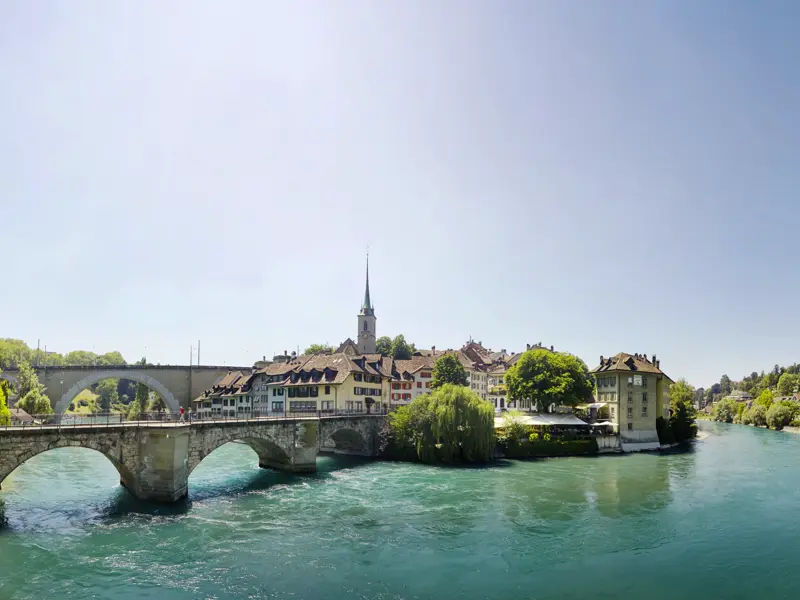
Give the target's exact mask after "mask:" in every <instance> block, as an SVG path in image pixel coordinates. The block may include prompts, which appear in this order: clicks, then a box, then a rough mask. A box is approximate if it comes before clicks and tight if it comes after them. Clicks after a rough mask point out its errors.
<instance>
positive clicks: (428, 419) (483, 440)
mask: <svg viewBox="0 0 800 600" xmlns="http://www.w3.org/2000/svg"><path fill="white" fill-rule="evenodd" d="M390 429H391V437H392V447H393V448H394V450H395V453H396V454H398V455H399V457H406V458H411V457H416V458H417V459H419V460H421V461H422V462H427V463H459V462H486V461H488V460H490V459H491V458H492V453H493V451H494V446H495V437H494V408H493V407H492V405H491V404H489V403H488V402H485V401H484V400H481V398H480V396H478V394H476V393H475V392H473V391H471V390H470V389H469V388H466V387H463V386H459V385H452V384H448V385H444V386H442V387H440V388H438V389H436V390H434V391H433V392H431V393H430V394H424V395H422V396H419V397H417V398H416V399H414V400H413V401H412V402H411V404H408V405H406V406H402V407H400V408H399V409H398V410H397V411H395V412H394V413H392V414H391V415H390Z"/></svg>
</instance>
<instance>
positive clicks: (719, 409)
mask: <svg viewBox="0 0 800 600" xmlns="http://www.w3.org/2000/svg"><path fill="white" fill-rule="evenodd" d="M736 405H737V402H736V400H733V399H727V400H720V401H719V402H717V403H716V404H715V405H714V410H713V411H712V413H711V416H712V418H713V419H714V420H715V421H720V422H722V423H733V418H734V417H735V416H736V412H737V410H738V409H737V406H736Z"/></svg>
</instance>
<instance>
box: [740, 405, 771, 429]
mask: <svg viewBox="0 0 800 600" xmlns="http://www.w3.org/2000/svg"><path fill="white" fill-rule="evenodd" d="M742 423H744V424H745V425H757V426H759V427H764V426H765V425H766V424H767V407H766V406H765V405H764V404H754V405H753V406H751V407H750V408H748V409H747V410H746V411H745V412H744V414H743V415H742Z"/></svg>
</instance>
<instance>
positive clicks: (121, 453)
mask: <svg viewBox="0 0 800 600" xmlns="http://www.w3.org/2000/svg"><path fill="white" fill-rule="evenodd" d="M384 421H385V417H384V416H382V415H358V416H334V417H321V418H319V417H307V418H306V417H301V418H281V419H273V418H270V419H251V420H247V421H235V420H232V421H223V420H220V421H198V422H193V423H191V424H190V423H175V422H169V423H161V422H151V421H138V422H128V423H118V424H114V425H76V426H67V427H60V426H57V425H53V426H43V427H8V428H5V429H3V428H0V486H2V483H3V480H4V479H5V478H6V477H8V475H10V474H11V473H12V472H13V471H14V469H16V468H17V467H18V466H20V465H21V464H22V463H24V462H25V461H27V460H28V459H30V458H32V457H34V456H36V455H38V454H41V453H42V452H47V451H48V450H53V449H55V448H64V447H80V448H89V449H91V450H95V451H97V452H100V453H101V454H103V455H104V456H105V457H106V458H108V460H109V461H111V464H113V465H114V467H115V468H116V469H117V472H118V473H119V478H120V483H121V484H122V485H123V486H125V487H126V488H127V489H128V490H130V492H131V493H132V494H133V495H134V496H136V497H137V498H141V499H143V500H153V501H159V502H175V501H177V500H179V499H181V498H183V497H184V496H186V495H187V493H188V480H189V475H190V474H191V473H192V471H194V469H195V468H196V467H197V466H198V465H199V464H200V463H201V462H202V461H203V459H204V458H205V457H206V456H208V455H209V454H211V453H212V452H213V451H214V450H216V449H217V448H219V447H220V446H222V445H224V444H227V443H228V442H232V441H234V440H238V441H242V442H244V443H245V444H247V445H248V446H250V447H251V448H252V449H253V450H254V451H255V452H256V454H257V455H258V464H259V466H260V467H262V468H267V469H277V470H282V471H291V472H297V473H310V472H313V471H315V470H316V460H317V454H318V453H319V452H320V451H324V452H332V453H336V454H351V455H357V456H376V455H377V454H378V451H379V441H378V440H379V434H380V431H381V429H382V427H383V423H384Z"/></svg>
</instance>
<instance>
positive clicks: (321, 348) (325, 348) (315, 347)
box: [303, 344, 334, 354]
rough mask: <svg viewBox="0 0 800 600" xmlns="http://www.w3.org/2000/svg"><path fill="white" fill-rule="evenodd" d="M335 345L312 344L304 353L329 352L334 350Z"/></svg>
mask: <svg viewBox="0 0 800 600" xmlns="http://www.w3.org/2000/svg"><path fill="white" fill-rule="evenodd" d="M333 350H334V348H333V346H329V345H328V344H311V345H310V346H309V347H308V348H306V350H305V352H303V354H327V353H330V352H333Z"/></svg>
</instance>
